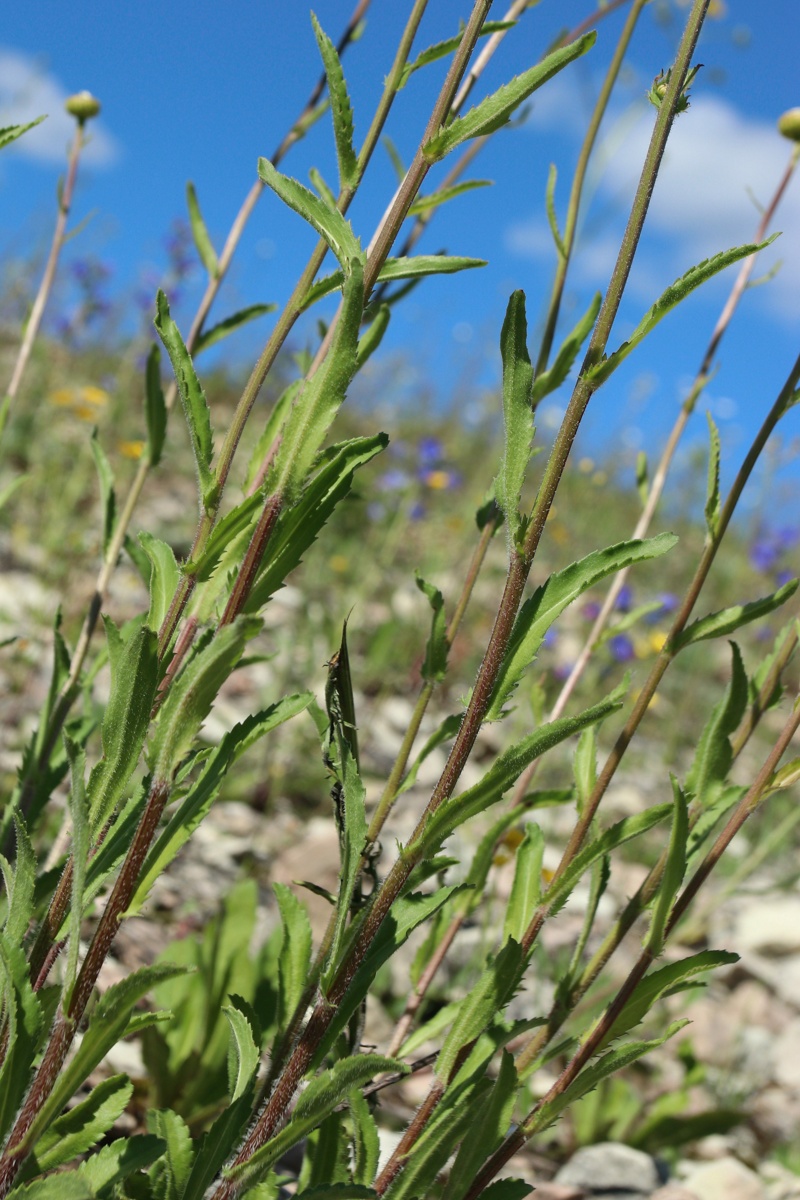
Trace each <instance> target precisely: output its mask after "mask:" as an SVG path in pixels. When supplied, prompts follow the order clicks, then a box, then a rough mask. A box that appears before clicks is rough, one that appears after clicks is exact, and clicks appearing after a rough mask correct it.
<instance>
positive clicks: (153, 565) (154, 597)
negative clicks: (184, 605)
mask: <svg viewBox="0 0 800 1200" xmlns="http://www.w3.org/2000/svg"><path fill="white" fill-rule="evenodd" d="M139 542H140V544H141V547H142V549H143V550H144V552H145V554H146V555H147V557H148V559H149V560H150V610H149V612H148V614H147V627H148V629H152V630H154V631H155V632H156V633H158V631H159V629H160V628H161V624H162V622H163V620H164V618H165V617H166V615H167V611H168V609H169V606H170V604H171V603H172V597H173V596H174V595H175V589H176V588H177V586H178V583H179V582H180V577H181V572H180V568H179V566H178V564H177V562H176V561H175V555H174V554H173V552H172V547H171V546H168V545H167V543H166V542H162V541H161V540H160V538H157V537H153V535H152V533H148V532H147V530H146V529H143V530H142V532H141V533H140V534H139Z"/></svg>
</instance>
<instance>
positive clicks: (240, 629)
mask: <svg viewBox="0 0 800 1200" xmlns="http://www.w3.org/2000/svg"><path fill="white" fill-rule="evenodd" d="M259 628H260V622H259V621H255V620H254V619H253V618H252V617H251V618H242V617H237V618H236V620H235V621H234V622H233V623H232V624H231V625H225V626H223V627H222V629H219V630H218V631H217V633H216V635H215V637H214V638H213V640H212V641H210V642H206V644H205V645H203V646H201V648H200V650H199V651H198V653H197V654H195V656H194V658H192V659H190V661H189V662H188V663H187V664H186V666H185V667H184V668H183V671H182V672H181V673H180V675H179V676H178V677H177V679H176V680H175V681H174V682H173V684H172V687H171V688H170V690H169V691H168V693H167V698H166V700H165V701H164V704H163V706H162V709H161V712H160V714H159V719H158V724H157V725H156V731H155V735H154V737H153V741H152V745H151V747H150V761H151V763H152V770H153V777H154V779H155V780H171V779H172V776H173V775H174V773H175V771H176V770H177V769H178V767H179V766H180V763H181V760H182V759H183V757H184V755H185V754H186V753H187V752H188V751H189V749H190V748H191V746H192V743H193V742H194V739H195V737H196V736H197V733H198V731H199V729H200V726H201V725H202V723H203V721H204V720H205V719H206V717H207V716H208V714H209V712H210V711H211V705H212V704H213V703H214V700H215V699H216V695H217V692H218V691H219V689H220V688H221V687H222V684H223V683H224V682H225V680H226V679H227V678H228V676H229V675H230V674H231V673H232V671H233V670H234V669H235V667H236V665H237V663H238V662H239V659H240V658H241V657H242V653H243V651H244V647H245V644H246V642H247V641H248V640H249V639H250V638H251V637H253V636H254V635H255V634H256V633H257V632H258V630H259Z"/></svg>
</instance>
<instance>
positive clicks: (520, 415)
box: [495, 291, 533, 546]
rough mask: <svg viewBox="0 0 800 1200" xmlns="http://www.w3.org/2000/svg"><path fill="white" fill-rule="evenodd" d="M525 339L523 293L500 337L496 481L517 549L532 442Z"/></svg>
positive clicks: (514, 300)
mask: <svg viewBox="0 0 800 1200" xmlns="http://www.w3.org/2000/svg"><path fill="white" fill-rule="evenodd" d="M527 336H528V322H527V320H526V318H525V293H524V292H520V291H517V292H512V293H511V298H510V300H509V302H508V307H507V309H506V316H505V320H504V321H503V329H502V332H501V334H500V352H501V354H502V357H503V426H504V434H505V436H504V442H503V461H502V464H501V466H500V473H499V475H498V476H497V479H496V480H495V496H496V499H497V503H498V504H499V505H500V507H501V508H502V510H503V513H504V515H505V518H506V525H507V527H508V531H509V534H510V536H511V545H512V546H514V545H516V543H517V540H518V537H519V534H520V531H521V529H522V521H521V518H520V514H519V502H520V496H521V495H522V485H523V483H524V481H525V471H526V469H527V466H528V462H529V461H530V457H531V441H532V439H533V409H532V408H531V388H532V386H533V367H532V366H531V360H530V356H529V354H528V343H527Z"/></svg>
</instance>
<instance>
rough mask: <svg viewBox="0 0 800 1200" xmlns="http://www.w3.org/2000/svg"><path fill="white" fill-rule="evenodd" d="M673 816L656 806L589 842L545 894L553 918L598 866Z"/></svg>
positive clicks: (668, 809) (667, 809)
mask: <svg viewBox="0 0 800 1200" xmlns="http://www.w3.org/2000/svg"><path fill="white" fill-rule="evenodd" d="M671 812H672V805H671V804H654V805H653V806H652V807H651V808H648V809H646V810H645V812H643V813H636V815H635V816H633V817H623V819H622V820H621V821H617V823H616V825H612V826H611V828H610V829H607V830H606V831H605V833H601V834H600V836H599V837H596V838H595V839H594V840H593V841H591V842H589V844H588V846H584V848H583V849H582V850H581V851H579V852H578V854H576V855H575V857H574V858H573V860H572V862H571V863H570V864H569V866H568V867H567V868H566V870H565V871H564V873H563V875H561V876H560V877H559V878H558V879H556V880H554V882H553V883H552V884H551V885H550V887H549V888H548V889H547V892H546V893H545V903H546V904H547V908H548V911H549V913H550V915H551V916H553V915H554V914H555V913H557V912H558V911H559V909H560V908H562V907H563V906H564V904H566V902H567V900H568V898H569V896H570V894H571V892H572V890H573V888H574V887H575V885H576V884H577V882H578V880H579V879H580V878H581V876H582V875H583V874H584V873H585V872H586V871H588V870H589V868H590V867H591V866H593V865H594V863H596V862H597V861H598V860H600V859H602V858H605V856H606V855H607V854H610V853H611V852H612V850H616V849H617V847H618V846H622V845H624V843H625V842H629V841H631V840H632V839H633V838H637V837H641V835H642V834H643V833H647V831H648V829H652V828H653V826H654V825H658V824H659V823H660V822H661V821H665V820H666V819H667V817H668V816H669V815H670V813H671Z"/></svg>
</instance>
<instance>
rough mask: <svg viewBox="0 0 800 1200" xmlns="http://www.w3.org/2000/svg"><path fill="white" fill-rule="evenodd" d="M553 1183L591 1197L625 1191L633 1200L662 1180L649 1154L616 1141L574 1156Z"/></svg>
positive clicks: (589, 1147) (652, 1190)
mask: <svg viewBox="0 0 800 1200" xmlns="http://www.w3.org/2000/svg"><path fill="white" fill-rule="evenodd" d="M555 1182H556V1183H561V1184H572V1185H573V1186H574V1187H583V1188H586V1189H587V1190H588V1191H590V1193H591V1195H592V1196H601V1195H603V1194H604V1193H607V1194H609V1195H614V1194H616V1193H617V1192H620V1193H623V1192H624V1193H625V1195H627V1196H629V1197H630V1200H636V1197H638V1196H649V1195H650V1194H651V1192H654V1191H655V1189H656V1188H657V1187H658V1186H659V1184H660V1183H661V1179H660V1178H659V1174H658V1169H657V1167H656V1164H655V1162H654V1160H653V1159H652V1158H651V1157H650V1155H649V1154H644V1153H643V1152H642V1151H641V1150H633V1149H632V1148H631V1147H630V1146H623V1145H622V1144H621V1143H618V1142H600V1143H598V1145H596V1146H586V1147H584V1149H583V1150H579V1151H578V1152H577V1154H574V1155H573V1156H572V1158H571V1159H570V1160H569V1162H568V1163H567V1164H566V1166H564V1167H562V1168H561V1170H560V1171H559V1172H558V1174H557V1175H556V1177H555Z"/></svg>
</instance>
